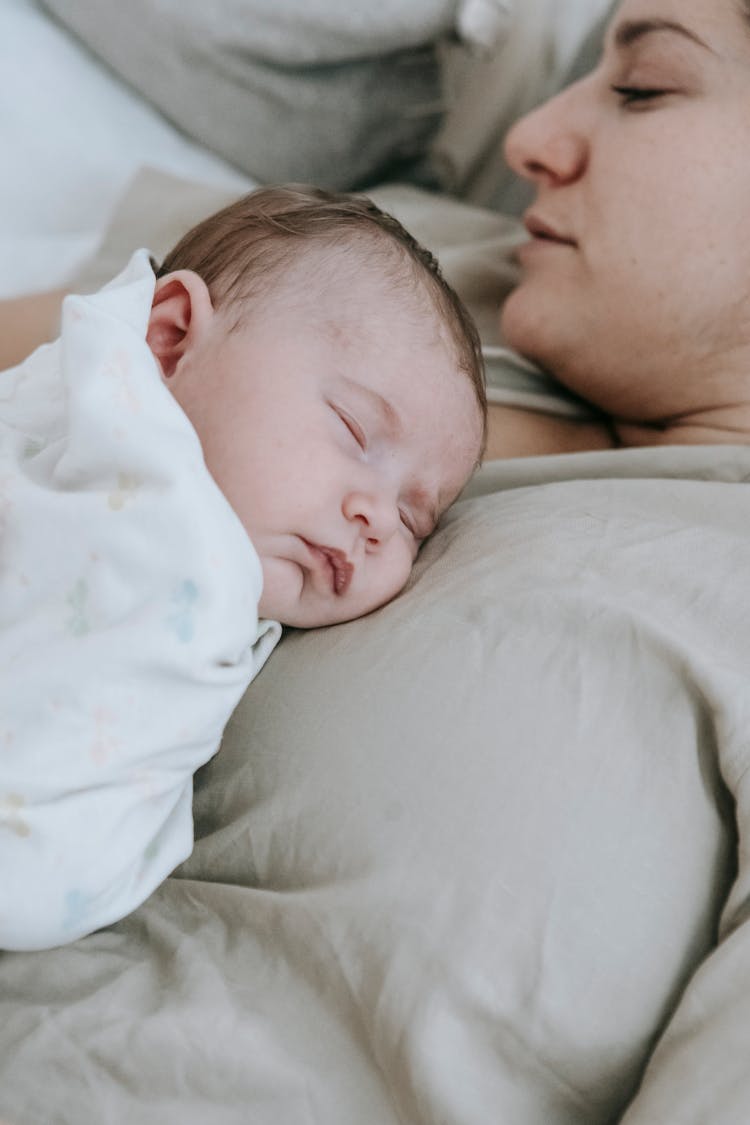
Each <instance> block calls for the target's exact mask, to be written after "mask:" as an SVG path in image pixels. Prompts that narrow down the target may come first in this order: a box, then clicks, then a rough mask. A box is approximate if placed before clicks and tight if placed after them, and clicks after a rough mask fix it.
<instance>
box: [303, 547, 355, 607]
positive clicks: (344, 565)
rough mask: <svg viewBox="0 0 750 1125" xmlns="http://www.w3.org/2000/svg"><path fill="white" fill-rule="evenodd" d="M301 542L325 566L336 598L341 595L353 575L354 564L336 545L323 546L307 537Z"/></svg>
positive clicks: (346, 588) (347, 587)
mask: <svg viewBox="0 0 750 1125" xmlns="http://www.w3.org/2000/svg"><path fill="white" fill-rule="evenodd" d="M303 542H304V544H305V546H306V547H307V548H308V550H309V551H310V553H311V554H312V555H314V556H315V558H316V559H319V560H321V561H322V562H323V564H324V566H325V567H326V568H327V570H328V574H329V577H330V581H331V590H332V591H333V593H334V594H335V595H336V597H337V598H340V597H343V595H344V594H345V593H346V591H347V590H348V589H349V584H350V583H351V580H352V576H353V575H354V564H353V563H350V562H349V559H348V558H347V557H346V554H345V553H344V551H340V550H339V549H338V547H323V546H321V545H320V544H318V543H310V542H309V540H307V539H305V540H303Z"/></svg>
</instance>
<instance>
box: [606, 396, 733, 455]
mask: <svg viewBox="0 0 750 1125" xmlns="http://www.w3.org/2000/svg"><path fill="white" fill-rule="evenodd" d="M612 429H613V432H614V434H615V436H616V438H617V442H618V444H619V445H620V446H623V447H630V446H643V445H746V444H750V403H746V402H743V403H732V404H726V405H724V406H719V407H713V408H711V409H706V410H696V411H693V412H692V413H689V414H684V415H681V416H680V417H679V418H673V419H669V420H668V421H666V422H661V423H659V424H648V423H642V422H626V421H621V420H619V419H613V420H612Z"/></svg>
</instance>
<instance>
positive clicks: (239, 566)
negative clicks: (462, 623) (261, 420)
mask: <svg viewBox="0 0 750 1125" xmlns="http://www.w3.org/2000/svg"><path fill="white" fill-rule="evenodd" d="M153 290H154V275H153V272H152V270H151V268H150V265H149V262H148V256H147V255H146V254H145V252H141V253H139V254H137V255H136V256H135V257H134V258H133V260H132V261H131V263H130V265H129V266H128V267H127V268H126V270H125V271H124V273H123V275H122V276H121V277H120V278H118V279H117V280H116V281H115V282H114V283H113V284H112V285H111V286H109V287H107V288H106V289H105V290H104V291H103V292H101V293H100V294H98V295H96V296H94V297H92V298H89V299H82V298H69V299H68V301H67V302H66V308H65V314H64V323H63V332H62V336H61V339H60V340H59V341H58V342H57V343H55V344H54V345H51V346H49V347H44V348H41V349H39V350H38V351H37V352H35V353H34V355H33V356H31V357H30V358H29V359H28V360H27V361H26V362H25V363H23V364H21V365H20V366H19V367H17V368H14V369H13V370H11V371H7V372H5V373H3V374H2V376H0V870H2V879H1V880H0V948H4V949H8V948H10V949H37V948H41V947H46V946H50V945H57V944H60V943H62V942H65V941H71V940H74V939H75V938H78V937H80V936H81V935H82V934H84V933H89V932H90V931H91V930H94V929H97V928H99V927H100V926H102V925H105V924H107V923H108V922H112V921H115V920H116V919H118V918H121V917H123V916H124V915H126V914H129V913H130V912H131V911H132V910H133V909H134V908H135V907H136V906H138V905H139V904H140V903H141V902H142V901H143V900H144V899H146V898H147V897H148V896H149V895H150V894H151V892H152V891H153V890H154V888H155V887H156V886H158V884H159V883H161V882H162V880H163V879H164V878H165V877H166V876H167V875H168V874H169V872H170V871H172V870H173V869H174V868H175V867H176V866H177V864H178V863H179V862H180V861H181V860H183V859H185V858H186V856H187V855H188V854H189V852H190V850H191V847H192V839H193V822H192V775H193V773H194V772H195V770H196V769H197V768H198V767H199V766H200V765H202V764H204V763H205V762H206V761H207V760H208V758H209V757H210V756H211V755H212V754H213V753H214V752H215V751H216V749H217V747H218V745H219V741H220V738H221V734H222V730H223V728H224V725H225V723H226V721H227V719H228V717H229V715H230V714H231V712H232V710H233V708H234V706H235V704H236V703H237V701H238V699H239V697H240V695H241V694H242V692H243V691H244V689H245V688H246V687H247V685H248V683H249V682H250V680H251V679H252V678H253V676H254V675H255V673H256V672H257V671H258V669H259V667H260V666H261V665H262V663H263V660H264V659H265V656H266V655H267V654H268V651H269V649H270V647H271V645H272V642H273V641H274V640H275V639H276V638H277V637H278V633H279V628H278V626H277V625H275V624H270V623H267V622H264V623H263V624H262V625H260V626H259V623H258V617H257V605H258V599H259V597H260V591H261V586H262V576H261V569H260V562H259V560H258V557H257V555H256V553H255V551H254V549H253V547H252V544H251V543H250V540H249V539H248V537H247V535H246V533H245V531H244V529H243V527H242V526H241V524H240V522H239V520H238V519H237V518H236V516H235V515H234V513H233V512H232V510H231V509H230V507H229V505H228V504H227V502H226V501H225V499H224V497H223V496H222V494H221V493H220V491H219V489H218V488H217V486H216V485H215V484H214V482H213V480H212V478H211V477H210V476H209V473H208V471H207V469H206V467H205V464H204V462H203V456H202V452H201V448H200V443H199V442H198V438H197V436H196V434H195V431H194V430H193V428H192V426H191V425H190V423H189V421H188V419H187V418H186V416H185V415H184V414H183V412H182V410H181V409H180V407H179V406H178V405H177V403H176V402H175V401H174V399H173V398H172V396H171V394H170V393H169V391H168V390H167V389H166V387H165V386H164V384H163V382H162V380H161V378H160V375H159V373H158V370H157V365H156V362H155V360H154V358H153V356H152V355H151V352H150V350H149V348H148V346H147V344H146V342H145V338H144V337H145V328H146V322H147V319H148V314H149V311H150V307H151V297H152V295H153Z"/></svg>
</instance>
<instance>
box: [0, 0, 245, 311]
mask: <svg viewBox="0 0 750 1125" xmlns="http://www.w3.org/2000/svg"><path fill="white" fill-rule="evenodd" d="M0 76H2V77H1V79H0V145H2V152H3V175H2V177H0V298H2V297H10V296H16V295H19V294H22V293H27V292H34V291H36V290H39V289H49V288H55V287H57V286H59V285H63V284H65V282H66V281H67V280H68V277H69V276H70V275H71V273H72V272H73V271H74V270H75V269H76V267H77V266H78V265H79V264H80V263H81V262H82V261H83V260H84V259H85V258H86V257H87V256H88V255H89V254H90V253H91V252H92V251H93V250H94V248H95V246H96V244H97V242H98V240H99V237H100V235H101V233H102V231H103V229H104V228H105V226H106V224H107V221H108V219H109V218H110V215H111V212H112V209H113V207H114V205H115V203H116V201H117V199H118V197H119V196H120V194H121V192H122V191H123V190H124V189H125V187H126V186H127V184H128V182H129V180H130V179H131V177H132V176H133V175H134V173H135V172H136V171H137V170H138V169H139V168H140V167H141V166H142V165H144V164H149V165H153V166H154V167H157V168H161V169H164V170H166V171H171V172H174V173H180V174H182V175H185V176H191V177H193V178H194V179H197V180H203V181H205V182H207V183H210V184H213V185H216V186H220V185H224V186H227V187H229V188H233V189H235V190H236V191H238V192H239V191H242V190H243V189H249V188H250V187H251V186H252V182H251V181H250V180H248V179H247V177H245V176H243V175H241V174H240V173H239V172H237V171H236V170H235V169H233V168H231V167H230V166H229V165H228V164H226V163H224V162H223V161H221V160H219V159H218V158H217V157H215V156H213V155H212V154H210V153H208V152H207V151H205V150H203V149H201V148H200V147H198V146H197V145H194V144H192V143H191V142H190V141H188V140H187V139H186V138H185V137H184V136H183V135H182V134H181V133H179V132H178V131H177V130H176V129H174V128H173V127H172V126H171V125H170V124H169V123H168V122H167V121H166V120H164V118H162V117H161V116H160V115H159V114H158V113H157V112H156V111H155V110H154V109H153V108H152V107H151V106H149V105H148V104H147V103H146V102H145V101H143V100H142V99H140V98H139V97H138V96H137V94H136V93H135V92H134V91H133V90H131V89H130V88H128V87H127V86H125V85H124V84H123V83H121V82H120V81H118V79H117V78H116V77H115V76H114V75H112V74H111V73H110V72H109V71H108V70H107V69H106V68H105V67H103V66H102V65H100V64H99V63H98V62H97V60H96V59H95V58H94V57H93V56H92V55H90V54H89V53H88V52H86V51H85V50H84V48H82V47H81V46H80V45H79V44H78V43H77V42H76V40H74V39H73V38H72V37H71V36H70V35H68V34H67V33H66V32H65V31H64V30H63V29H62V28H60V27H59V26H57V25H56V24H55V23H54V22H53V21H52V20H51V19H50V18H49V16H48V15H46V14H45V13H44V12H42V10H41V9H40V8H39V7H38V6H37V4H36V3H35V0H3V3H2V5H0Z"/></svg>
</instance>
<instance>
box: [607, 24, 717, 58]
mask: <svg viewBox="0 0 750 1125" xmlns="http://www.w3.org/2000/svg"><path fill="white" fill-rule="evenodd" d="M660 31H669V32H672V33H673V34H675V35H681V36H683V37H684V38H685V39H689V40H690V42H691V43H695V44H696V45H697V46H698V47H705V49H706V50H707V51H711V53H712V54H713V49H712V48H711V47H709V45H708V43H706V41H705V40H704V39H701V37H700V35H697V34H696V32H694V31H692V30H691V29H690V28H689V27H685V25H684V24H681V23H677V21H676V20H664V19H642V20H625V21H624V22H623V23H621V24H619V25H618V26H617V27H616V28H615V33H614V36H613V40H612V41H613V43H614V45H615V47H617V48H618V49H619V50H626V49H627V48H628V47H632V46H633V44H634V43H637V42H639V40H641V39H644V38H645V37H646V36H647V35H653V34H655V33H656V32H660Z"/></svg>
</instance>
